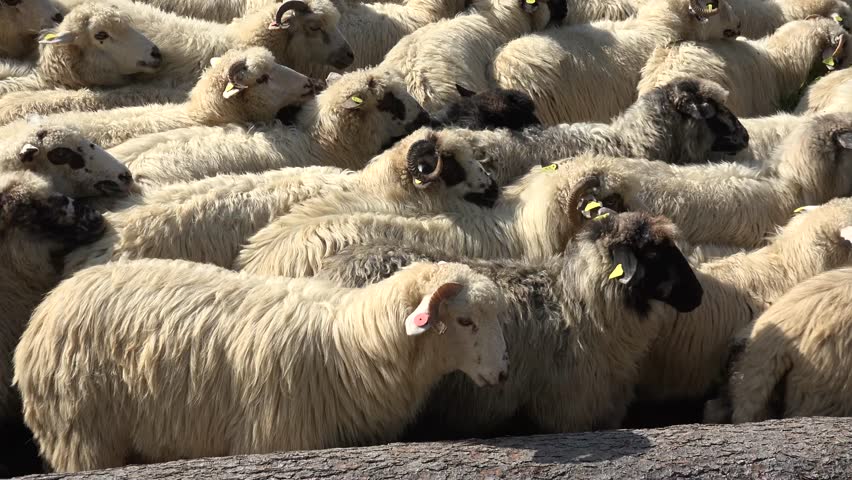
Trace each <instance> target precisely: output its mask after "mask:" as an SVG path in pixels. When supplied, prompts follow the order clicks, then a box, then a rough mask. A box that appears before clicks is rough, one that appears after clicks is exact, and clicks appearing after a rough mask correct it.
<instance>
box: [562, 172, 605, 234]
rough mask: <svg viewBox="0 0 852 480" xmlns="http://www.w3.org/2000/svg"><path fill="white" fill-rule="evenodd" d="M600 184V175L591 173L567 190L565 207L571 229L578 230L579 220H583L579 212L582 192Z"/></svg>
mask: <svg viewBox="0 0 852 480" xmlns="http://www.w3.org/2000/svg"><path fill="white" fill-rule="evenodd" d="M600 186H601V179H600V177H598V175H596V174H593V175H589V176H587V177H584V178H583V179H582V180H580V181H579V182H577V184H576V185H574V188H572V189H571V191H570V192H568V201H567V205H566V208H567V209H568V212H567V213H568V226H569V227H571V229H572V230H573V231H577V230H579V228H580V225H581V222H582V221H583V214H582V212H580V200H581V199H582V198H583V194H585V193H586V192H587V191H589V190H591V189H593V188H598V187H600Z"/></svg>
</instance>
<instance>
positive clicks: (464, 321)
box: [458, 317, 473, 327]
mask: <svg viewBox="0 0 852 480" xmlns="http://www.w3.org/2000/svg"><path fill="white" fill-rule="evenodd" d="M458 322H459V325H461V326H462V327H472V326H473V320H471V319H469V318H466V317H462V318H460V319H458Z"/></svg>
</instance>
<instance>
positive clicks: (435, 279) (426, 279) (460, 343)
mask: <svg viewBox="0 0 852 480" xmlns="http://www.w3.org/2000/svg"><path fill="white" fill-rule="evenodd" d="M397 275H398V276H400V277H409V278H414V279H415V281H414V283H415V285H416V286H417V287H419V288H415V289H414V291H413V292H412V293H413V298H412V299H411V300H410V304H411V305H416V307H414V308H413V310H412V311H411V313H409V314H408V316H407V317H406V318H405V322H404V323H405V331H406V334H408V335H409V336H421V335H422V334H424V333H426V332H428V331H432V332H435V333H436V335H431V336H430V337H429V338H426V339H425V341H428V342H430V343H431V344H432V348H433V349H437V350H439V352H440V353H438V352H428V353H427V352H424V355H430V357H431V356H433V355H434V357H433V358H445V359H446V361H445V362H442V363H445V364H446V366H445V367H446V368H448V372H449V371H455V370H461V371H462V372H464V373H465V374H467V375H468V376H469V377H470V378H471V379H472V380H473V381H474V382H476V384H477V385H479V386H482V385H485V384H492V385H493V384H496V383H500V382H502V381H505V380H506V378H507V375H508V369H509V355H508V352H507V350H506V341H505V339H504V337H503V328H502V326H501V325H500V321H499V320H498V316H499V314H500V312H501V311H502V309H503V308H504V304H505V300H504V298H503V295H502V293H501V292H500V290H499V289H498V287H497V285H495V284H494V282H492V281H491V280H488V279H487V278H485V277H484V276H482V275H480V274H477V273H474V272H473V271H472V270H471V269H470V267H468V266H466V265H461V264H454V263H438V264H425V263H424V264H413V265H412V266H410V267H408V268H406V269H405V270H403V271H402V272H400V273H398V274H397ZM392 278H393V277H392ZM418 302H419V303H418ZM430 361H433V360H430Z"/></svg>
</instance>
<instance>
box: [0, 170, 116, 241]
mask: <svg viewBox="0 0 852 480" xmlns="http://www.w3.org/2000/svg"><path fill="white" fill-rule="evenodd" d="M0 225H2V226H11V227H17V228H21V229H23V230H27V231H29V232H31V233H33V234H36V235H39V236H41V237H43V238H47V239H50V240H53V241H56V242H58V243H60V244H61V245H63V246H65V247H75V246H78V245H84V244H87V243H91V242H93V241H95V240H97V239H98V238H100V236H101V235H102V234H103V232H104V229H105V223H104V219H103V216H101V214H100V213H98V212H97V211H95V210H94V209H92V208H90V207H88V206H86V205H82V204H79V203H76V202H74V200H72V199H71V198H68V197H66V196H64V195H60V194H57V193H55V192H53V191H52V188H51V186H50V184H49V182H47V181H46V180H44V179H43V178H41V177H39V176H37V175H35V174H33V173H30V172H15V173H12V174H4V175H0Z"/></svg>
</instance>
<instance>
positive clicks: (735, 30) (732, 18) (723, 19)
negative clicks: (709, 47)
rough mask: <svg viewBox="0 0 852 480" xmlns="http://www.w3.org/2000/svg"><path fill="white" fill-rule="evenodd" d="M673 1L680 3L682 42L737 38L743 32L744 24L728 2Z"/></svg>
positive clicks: (701, 0)
mask: <svg viewBox="0 0 852 480" xmlns="http://www.w3.org/2000/svg"><path fill="white" fill-rule="evenodd" d="M673 1H675V2H678V3H677V5H678V10H679V15H680V17H681V22H682V23H681V24H682V28H683V30H682V31H681V32H679V33H680V36H681V39H682V40H698V41H705V40H715V39H719V38H736V37H738V36H740V33H741V32H742V22H741V20H740V18H739V17H738V16H737V14H736V13H734V10H733V9H732V8H731V6H730V5H729V4H728V2H727V1H726V0H673ZM684 7H685V9H684ZM684 10H685V11H684Z"/></svg>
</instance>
